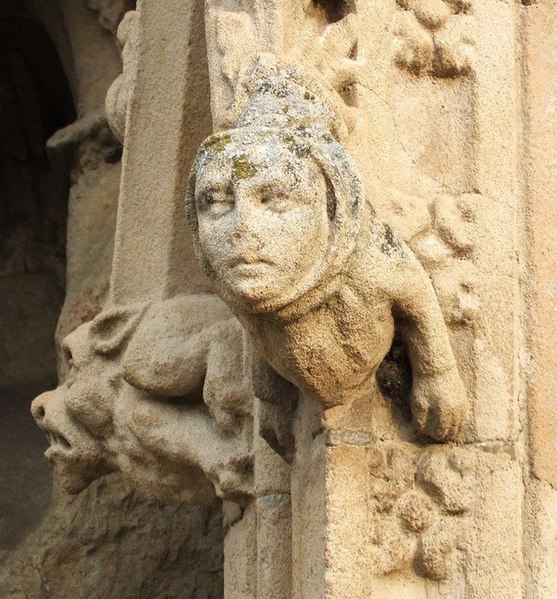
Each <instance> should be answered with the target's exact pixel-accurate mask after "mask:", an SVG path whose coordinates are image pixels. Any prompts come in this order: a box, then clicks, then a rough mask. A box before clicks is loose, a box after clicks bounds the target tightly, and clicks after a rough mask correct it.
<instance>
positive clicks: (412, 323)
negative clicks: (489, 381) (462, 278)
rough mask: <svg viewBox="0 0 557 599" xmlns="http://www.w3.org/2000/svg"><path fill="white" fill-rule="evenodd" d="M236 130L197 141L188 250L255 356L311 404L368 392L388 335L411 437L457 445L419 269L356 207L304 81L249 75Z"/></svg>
mask: <svg viewBox="0 0 557 599" xmlns="http://www.w3.org/2000/svg"><path fill="white" fill-rule="evenodd" d="M249 78H250V81H251V86H252V89H251V93H250V94H249V101H248V103H247V105H246V107H245V109H244V110H243V113H242V115H241V117H240V119H239V121H238V124H237V128H235V129H232V130H227V131H222V132H219V133H217V134H215V135H212V136H211V137H209V138H208V139H207V140H206V141H205V142H204V143H203V145H202V146H201V149H200V150H199V153H198V155H197V159H196V161H195V164H194V167H193V171H192V176H191V181H190V187H189V191H188V194H187V212H188V217H189V221H190V225H191V227H192V229H193V232H194V243H195V247H196V252H197V254H198V257H199V259H200V261H201V264H202V267H203V268H204V270H205V272H206V273H207V274H208V275H209V277H210V278H211V279H212V280H213V281H214V282H215V284H216V287H217V291H218V293H219V294H220V296H221V297H222V299H223V300H224V301H225V302H226V303H227V304H228V306H229V307H230V308H231V310H232V311H233V312H234V314H235V315H236V316H237V317H238V319H239V320H240V321H241V323H242V324H243V326H244V327H245V329H246V331H247V332H248V333H249V336H250V337H251V339H252V340H253V342H254V344H255V346H256V348H257V350H258V351H259V353H260V355H261V356H262V357H263V359H264V360H265V361H266V362H268V363H269V364H270V366H271V367H272V368H273V369H274V370H275V371H276V372H277V373H279V374H280V375H281V376H282V377H284V378H285V379H287V380H289V381H290V382H292V383H293V384H294V385H296V386H297V387H298V388H299V389H301V390H302V391H303V392H305V393H309V394H311V395H313V396H315V397H317V398H318V399H319V400H320V402H321V403H322V405H323V406H324V408H326V409H328V408H333V407H335V406H340V405H346V404H349V403H351V402H353V401H355V400H357V399H358V398H359V397H361V396H362V395H364V394H367V393H369V392H370V390H371V387H372V385H373V381H374V375H375V372H376V370H377V368H378V366H379V364H380V363H381V361H382V360H383V358H384V357H385V355H386V354H387V352H388V351H389V348H390V346H391V343H392V340H393V335H394V331H395V327H396V328H397V330H399V331H400V334H401V336H402V337H403V339H404V342H405V344H406V345H407V349H408V353H409V357H410V361H411V365H412V373H413V391H412V413H413V417H414V420H415V423H416V425H417V427H418V429H419V431H420V432H422V433H425V434H427V435H429V436H431V437H433V438H435V439H438V440H442V441H447V440H452V439H455V438H457V436H458V434H459V431H460V430H461V428H462V426H463V424H464V422H465V420H466V413H467V399H466V393H465V390H464V388H463V385H462V382H461V379H460V376H459V373H458V369H457V366H456V363H455V359H454V356H453V352H452V349H451V345H450V342H449V339H448V335H447V331H446V327H445V323H444V320H443V315H442V313H441V310H440V307H439V304H438V301H437V298H436V296H435V292H434V290H433V288H432V286H431V283H430V280H429V278H428V275H427V273H426V272H425V270H424V269H423V268H422V266H421V264H420V263H419V261H418V260H417V259H416V257H415V256H414V255H413V253H412V252H411V251H410V249H409V248H408V247H407V246H406V245H405V243H404V242H403V241H402V240H401V239H399V238H398V237H397V236H396V235H395V233H394V232H393V231H392V230H391V229H390V227H389V226H388V225H387V224H386V223H385V222H383V221H382V220H381V219H379V218H378V217H377V216H376V214H375V213H374V210H373V207H372V205H371V203H369V202H368V201H366V197H365V193H364V190H363V187H362V183H361V178H360V176H359V174H358V171H357V169H356V167H355V165H354V163H353V162H352V160H351V159H350V158H349V156H348V155H347V153H346V151H345V150H344V149H343V147H342V146H341V145H340V144H339V143H338V141H337V140H336V139H335V136H334V133H335V131H336V130H338V129H339V118H338V117H337V115H336V114H335V112H334V110H333V109H332V108H331V107H330V106H329V105H328V104H327V103H326V102H325V101H324V100H322V99H321V98H320V97H319V95H318V94H317V93H315V88H312V87H311V84H310V85H308V77H307V76H303V75H302V76H301V75H300V73H299V72H298V71H297V69H294V68H290V67H274V68H265V67H263V66H261V65H259V66H256V67H255V68H254V69H253V71H252V73H251V75H250V76H249Z"/></svg>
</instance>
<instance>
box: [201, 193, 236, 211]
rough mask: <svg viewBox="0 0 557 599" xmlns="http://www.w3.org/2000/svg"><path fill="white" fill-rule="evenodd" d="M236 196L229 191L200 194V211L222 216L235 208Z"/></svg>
mask: <svg viewBox="0 0 557 599" xmlns="http://www.w3.org/2000/svg"><path fill="white" fill-rule="evenodd" d="M234 203H235V202H234V196H233V194H232V193H231V192H227V191H220V190H219V191H210V192H205V193H202V194H200V196H199V199H198V202H197V205H198V210H199V211H200V212H206V213H208V214H210V215H212V216H221V215H223V214H226V213H227V212H230V210H232V209H233V208H234Z"/></svg>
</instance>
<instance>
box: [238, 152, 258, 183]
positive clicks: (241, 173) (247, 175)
mask: <svg viewBox="0 0 557 599" xmlns="http://www.w3.org/2000/svg"><path fill="white" fill-rule="evenodd" d="M256 173H257V169H256V168H255V166H254V165H253V163H252V162H251V161H250V160H249V158H248V157H247V156H246V155H245V154H242V155H241V156H238V157H236V158H234V174H235V175H236V177H237V178H238V179H251V178H252V177H255V175H256Z"/></svg>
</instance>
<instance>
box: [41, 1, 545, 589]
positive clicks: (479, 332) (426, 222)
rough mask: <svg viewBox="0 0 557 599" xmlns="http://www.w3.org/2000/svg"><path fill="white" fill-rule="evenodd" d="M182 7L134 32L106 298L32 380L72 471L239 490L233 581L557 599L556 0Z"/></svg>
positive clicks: (180, 491)
mask: <svg viewBox="0 0 557 599" xmlns="http://www.w3.org/2000/svg"><path fill="white" fill-rule="evenodd" d="M186 4H187V3H183V2H178V1H177V0H172V1H170V2H167V3H165V5H164V7H161V5H160V3H157V2H154V0H143V2H141V3H140V4H139V5H138V7H137V11H136V12H133V13H131V14H128V16H127V17H126V19H125V20H124V22H123V24H122V25H121V28H120V30H119V39H120V42H121V43H122V44H124V50H123V52H124V72H123V74H122V75H121V76H120V77H119V79H118V80H117V81H116V83H114V84H113V86H112V87H111V90H110V92H109V94H108V97H107V110H108V113H109V114H108V116H109V121H110V123H111V126H112V128H113V130H114V131H115V133H116V134H117V135H118V136H119V137H120V138H123V139H124V157H123V170H122V185H121V189H120V196H119V202H118V217H117V230H116V241H115V248H114V260H113V267H112V274H111V282H110V293H109V299H108V303H107V305H106V306H105V307H104V309H103V311H102V312H101V313H100V314H99V315H98V316H96V317H95V318H94V319H93V320H92V321H91V322H90V323H86V324H84V325H83V326H82V327H80V328H78V329H77V330H76V331H75V332H74V333H73V334H72V335H71V336H69V337H68V338H67V339H66V341H65V347H66V352H67V358H68V360H70V359H71V367H72V368H71V370H70V373H69V378H68V379H67V380H66V381H65V382H64V384H63V385H61V386H60V387H59V388H58V389H57V390H56V391H53V392H49V393H47V394H44V395H42V396H40V397H39V398H37V399H36V400H35V402H34V404H33V413H34V416H35V418H36V420H37V422H38V423H39V426H41V427H42V428H43V429H44V430H45V431H46V433H47V435H49V436H50V438H51V449H49V450H48V452H47V453H48V455H49V456H50V457H51V459H52V461H53V462H54V463H55V466H56V469H57V471H58V472H59V475H60V476H61V478H62V480H63V482H64V484H65V486H66V488H67V489H68V490H69V491H70V492H76V491H79V490H81V489H82V488H83V487H84V486H86V485H87V484H88V483H89V482H90V481H91V480H93V479H94V478H96V477H98V476H100V475H101V474H103V473H106V472H109V471H119V472H121V473H123V475H124V476H125V477H126V478H127V479H128V480H130V481H132V482H133V483H134V484H135V485H136V486H137V488H138V489H139V490H140V491H141V492H143V493H146V494H149V495H150V496H154V497H157V498H160V499H166V500H168V499H171V500H174V501H182V500H187V501H191V502H197V503H204V502H210V501H211V500H213V499H214V496H215V495H216V496H218V497H219V498H221V499H223V500H224V510H223V514H224V527H225V532H226V538H225V542H224V555H225V563H224V584H225V591H224V592H225V596H227V597H231V598H233V599H235V598H236V597H258V598H267V597H278V598H281V599H282V598H284V599H286V598H289V597H293V598H300V599H302V598H309V597H327V598H334V599H337V598H339V599H340V598H343V597H355V598H360V597H361V598H367V597H372V596H380V597H386V598H390V597H393V598H395V597H415V598H417V599H419V598H421V597H423V598H425V597H440V598H441V597H450V598H451V599H453V598H457V597H458V598H463V599H464V598H484V597H485V598H488V597H493V596H497V597H501V598H507V597H508V598H509V599H511V598H516V597H538V596H540V597H545V596H550V593H551V589H552V588H553V587H554V580H553V578H554V577H553V575H552V574H551V572H552V571H553V569H554V568H553V566H554V565H555V564H554V562H555V556H554V555H553V553H554V552H552V549H553V545H552V541H551V534H552V532H551V531H553V530H554V526H553V523H552V518H553V516H554V514H555V492H554V489H553V488H552V487H554V486H555V480H554V479H555V476H554V464H553V460H552V452H551V448H552V447H553V446H554V441H555V434H554V432H555V431H554V430H553V429H554V428H555V426H554V425H555V423H554V422H553V412H554V410H553V408H552V402H553V398H552V393H551V391H552V388H553V387H552V385H553V383H552V381H553V378H554V376H553V373H552V372H551V359H550V358H551V356H552V355H553V353H554V352H552V348H551V347H550V345H551V341H549V342H548V339H549V340H551V339H552V338H553V334H554V332H555V331H554V330H553V329H554V328H551V323H552V322H553V320H554V315H553V311H554V309H553V303H552V300H553V295H552V287H551V286H552V278H551V277H552V276H553V275H552V274H551V273H550V271H551V265H553V261H552V260H551V255H552V252H553V250H554V247H553V244H552V235H551V233H552V231H551V224H552V221H551V220H550V219H547V217H546V213H548V212H551V207H550V203H549V202H550V198H551V197H552V194H553V192H554V191H555V189H554V187H555V182H554V181H553V178H552V177H553V175H552V174H551V176H550V177H548V176H547V175H546V173H547V172H550V171H551V169H552V168H553V167H554V164H553V162H554V149H555V140H554V137H552V135H551V133H552V130H551V127H550V122H551V119H552V118H553V116H552V115H553V112H552V110H553V108H552V105H553V104H552V103H553V101H554V93H555V85H554V82H553V85H551V84H549V83H548V81H549V79H550V77H552V78H553V79H554V78H555V77H556V76H557V75H556V73H557V72H556V70H555V69H556V68H557V67H555V65H554V64H553V63H552V62H551V64H549V63H550V61H549V59H548V52H547V50H546V49H545V46H544V45H543V44H542V43H541V42H540V39H541V38H551V33H552V29H551V28H552V27H553V25H552V24H553V22H554V20H555V19H554V18H555V17H557V12H556V11H557V8H555V7H554V6H550V5H543V6H542V5H537V4H532V5H530V4H524V5H520V6H519V5H515V4H512V3H504V2H499V1H497V0H484V1H483V2H481V3H480V2H479V1H475V0H474V1H468V0H413V1H411V0H397V1H396V2H395V1H394V0H379V1H378V2H374V3H370V2H365V1H363V0H362V1H360V0H354V1H353V2H343V3H333V2H328V1H326V0H302V1H299V2H298V1H295V0H284V1H281V2H278V1H274V2H268V1H266V0H253V2H249V3H248V2H242V1H240V0H238V1H235V0H206V2H205V7H204V10H202V7H201V4H195V6H192V5H186ZM552 18H553V20H552ZM202 19H203V22H204V28H203V27H201V21H202ZM540 30H542V32H546V30H547V32H546V33H545V34H544V33H540ZM203 32H204V33H203ZM203 36H205V37H203ZM517 57H518V58H519V59H520V61H521V63H520V64H521V65H522V67H523V68H522V71H521V70H520V69H517V66H516V61H517ZM544 69H547V73H549V75H547V74H546V71H545V70H544ZM540 73H541V74H540ZM209 84H210V90H209V89H208V85H209ZM209 91H210V93H209ZM521 94H522V101H521V102H519V101H518V99H519V98H520V97H521ZM524 109H526V111H527V113H528V114H530V115H531V116H530V117H529V118H528V119H526V120H522V111H523V110H524ZM209 117H212V123H210V122H209V121H210V118H209ZM203 139H205V141H203ZM548 148H549V149H548ZM188 172H190V179H189V186H188V182H187V177H188ZM186 216H187V219H186ZM186 220H188V221H189V227H188V222H186ZM524 232H526V234H524ZM196 256H197V258H196ZM526 275H529V276H530V275H531V276H532V279H533V281H532V282H530V281H527V280H526ZM217 296H219V297H220V298H221V299H222V301H221V299H219V297H217ZM546 327H547V329H546Z"/></svg>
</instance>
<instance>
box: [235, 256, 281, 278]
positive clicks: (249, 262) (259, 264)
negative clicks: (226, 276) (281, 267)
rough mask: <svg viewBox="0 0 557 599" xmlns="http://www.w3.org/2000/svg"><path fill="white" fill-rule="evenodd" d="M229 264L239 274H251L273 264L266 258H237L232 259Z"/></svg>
mask: <svg viewBox="0 0 557 599" xmlns="http://www.w3.org/2000/svg"><path fill="white" fill-rule="evenodd" d="M229 266H230V268H231V269H233V270H234V272H235V273H237V274H241V273H245V274H250V273H252V272H253V273H256V272H258V271H260V270H262V269H266V268H268V267H269V266H271V262H270V261H268V260H265V259H264V258H251V257H250V258H237V259H235V260H232V261H231V262H230V263H229Z"/></svg>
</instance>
